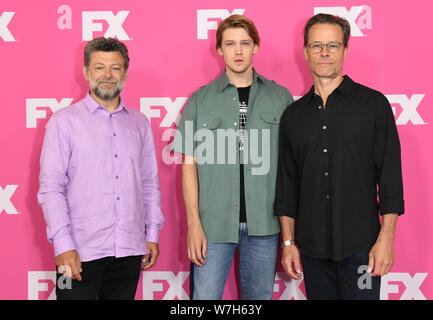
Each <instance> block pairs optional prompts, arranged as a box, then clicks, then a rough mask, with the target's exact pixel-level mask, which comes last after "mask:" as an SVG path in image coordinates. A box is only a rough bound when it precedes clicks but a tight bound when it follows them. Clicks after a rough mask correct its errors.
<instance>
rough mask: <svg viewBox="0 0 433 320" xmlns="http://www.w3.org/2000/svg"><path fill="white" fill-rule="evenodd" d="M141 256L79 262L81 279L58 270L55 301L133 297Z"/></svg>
mask: <svg viewBox="0 0 433 320" xmlns="http://www.w3.org/2000/svg"><path fill="white" fill-rule="evenodd" d="M140 263H141V256H131V257H125V258H115V257H107V258H102V259H98V260H93V261H88V262H82V263H81V265H82V269H83V272H82V273H81V278H82V280H81V281H78V280H72V281H71V279H70V278H69V279H68V278H65V277H64V276H63V275H62V274H61V273H59V272H57V282H56V283H57V285H56V295H57V300H95V299H98V300H133V299H134V297H135V292H136V290H137V284H138V280H139V277H140Z"/></svg>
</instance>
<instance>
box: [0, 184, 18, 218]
mask: <svg viewBox="0 0 433 320" xmlns="http://www.w3.org/2000/svg"><path fill="white" fill-rule="evenodd" d="M17 188H18V186H17V185H9V186H6V188H4V189H3V188H2V187H1V186H0V213H2V212H3V210H4V211H6V214H18V211H17V209H16V208H15V206H14V205H13V203H12V201H11V198H12V196H13V194H14V192H15V191H16V190H17Z"/></svg>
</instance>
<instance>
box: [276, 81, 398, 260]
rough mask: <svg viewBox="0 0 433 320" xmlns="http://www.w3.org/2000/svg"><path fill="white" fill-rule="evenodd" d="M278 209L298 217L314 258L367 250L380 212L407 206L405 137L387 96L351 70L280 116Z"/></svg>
mask: <svg viewBox="0 0 433 320" xmlns="http://www.w3.org/2000/svg"><path fill="white" fill-rule="evenodd" d="M279 139H280V142H279V160H278V173H277V186H276V199H275V214H276V215H278V216H282V215H284V216H289V217H292V218H294V219H296V232H295V240H296V242H297V244H298V246H299V249H300V250H301V251H302V252H303V253H304V254H305V255H307V256H310V257H313V258H329V259H333V260H335V261H339V260H342V259H343V258H345V257H347V256H349V255H351V254H353V253H355V252H358V251H369V250H370V249H371V247H372V246H373V244H374V243H375V242H376V240H377V236H378V234H379V231H380V222H379V215H378V212H380V214H386V213H398V214H402V213H403V212H404V202H403V182H402V173H401V156H400V141H399V138H398V133H397V128H396V125H395V120H394V116H393V112H392V109H391V106H390V104H389V102H388V100H387V99H386V97H385V96H384V95H383V94H381V93H380V92H378V91H375V90H372V89H370V88H367V87H365V86H362V85H360V84H358V83H355V82H353V81H352V80H351V79H350V78H349V77H348V76H345V77H344V80H343V81H342V83H341V84H340V85H339V86H338V88H337V89H335V90H334V91H333V92H332V94H331V95H330V96H329V97H328V100H327V103H326V108H324V107H323V101H322V99H321V97H320V96H318V95H316V94H315V93H314V86H313V87H312V88H311V90H310V91H309V92H308V93H307V94H306V95H305V96H303V97H302V98H301V99H299V100H298V101H296V102H294V103H293V104H292V105H290V106H289V107H288V108H287V109H286V110H285V112H284V113H283V116H282V118H281V122H280V138H279Z"/></svg>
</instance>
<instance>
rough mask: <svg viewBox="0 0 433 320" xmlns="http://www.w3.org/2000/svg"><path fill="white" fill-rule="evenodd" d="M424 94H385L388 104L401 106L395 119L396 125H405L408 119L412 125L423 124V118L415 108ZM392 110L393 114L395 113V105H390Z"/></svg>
mask: <svg viewBox="0 0 433 320" xmlns="http://www.w3.org/2000/svg"><path fill="white" fill-rule="evenodd" d="M424 96H425V94H414V95H412V97H410V98H409V97H408V96H406V95H404V94H389V95H386V98H387V99H388V101H389V103H390V104H399V105H400V106H401V109H402V111H401V113H400V115H399V116H398V118H397V120H396V124H397V125H405V124H407V123H408V122H409V121H411V122H412V124H414V125H423V124H425V122H424V120H423V119H422V118H421V115H420V114H419V113H418V111H417V110H416V109H417V108H418V107H419V105H420V104H421V101H422V99H423V98H424ZM391 108H392V112H394V115H395V114H396V107H395V106H392V107H391Z"/></svg>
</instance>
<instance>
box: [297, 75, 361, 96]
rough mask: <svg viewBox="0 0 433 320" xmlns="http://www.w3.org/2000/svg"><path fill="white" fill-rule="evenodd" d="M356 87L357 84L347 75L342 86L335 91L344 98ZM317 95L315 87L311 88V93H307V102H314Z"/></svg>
mask: <svg viewBox="0 0 433 320" xmlns="http://www.w3.org/2000/svg"><path fill="white" fill-rule="evenodd" d="M354 85H355V82H353V80H352V79H350V77H349V76H348V75H345V76H344V77H343V81H342V82H341V83H340V85H339V86H338V87H337V88H336V89H335V90H334V91H338V92H340V93H341V94H342V95H344V96H348V95H349V94H350V92H351V91H352V89H353V86H354ZM315 96H316V94H315V93H314V85H313V86H311V89H310V91H308V93H307V97H306V98H307V100H308V101H309V100H312V99H313V98H314V97H315Z"/></svg>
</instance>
